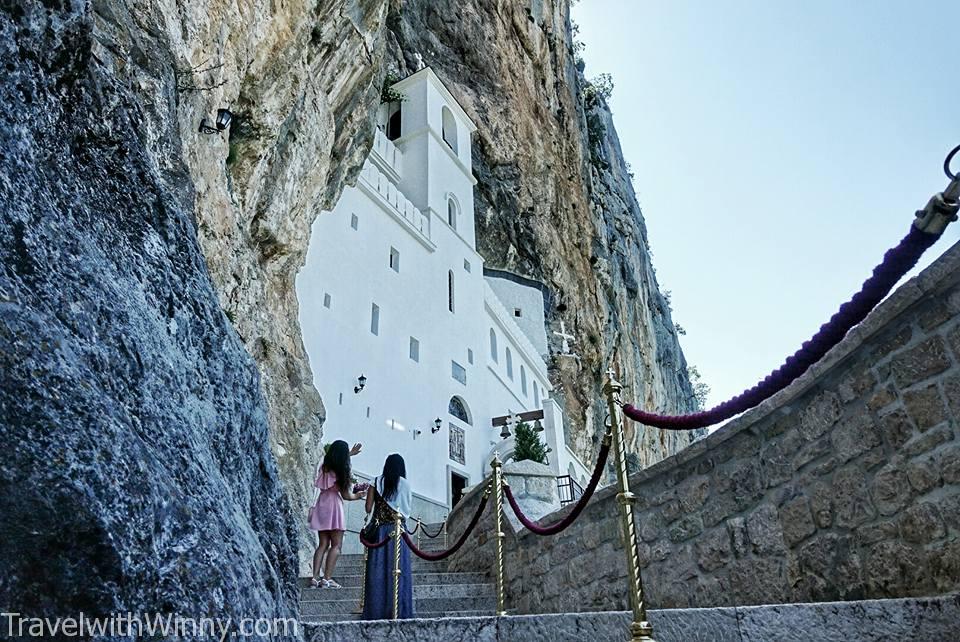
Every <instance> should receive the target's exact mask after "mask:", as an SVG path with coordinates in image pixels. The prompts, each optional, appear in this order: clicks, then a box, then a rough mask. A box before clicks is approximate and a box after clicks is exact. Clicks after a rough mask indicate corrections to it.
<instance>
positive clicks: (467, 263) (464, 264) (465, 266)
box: [463, 259, 470, 272]
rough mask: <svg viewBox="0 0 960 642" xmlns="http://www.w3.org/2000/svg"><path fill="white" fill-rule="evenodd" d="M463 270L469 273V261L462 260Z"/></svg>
mask: <svg viewBox="0 0 960 642" xmlns="http://www.w3.org/2000/svg"><path fill="white" fill-rule="evenodd" d="M463 269H464V270H466V271H467V272H469V271H470V261H468V260H467V259H463Z"/></svg>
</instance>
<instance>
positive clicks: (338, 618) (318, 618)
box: [300, 611, 490, 624]
mask: <svg viewBox="0 0 960 642" xmlns="http://www.w3.org/2000/svg"><path fill="white" fill-rule="evenodd" d="M485 616H487V617H488V616H490V611H448V612H444V613H441V612H432V611H424V612H420V611H417V618H416V619H418V620H438V619H441V618H464V617H485ZM360 619H361V618H360V613H334V614H330V615H309V616H303V617H301V618H300V621H301V622H302V623H303V624H316V623H321V622H353V621H357V620H360Z"/></svg>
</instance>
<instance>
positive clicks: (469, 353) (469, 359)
mask: <svg viewBox="0 0 960 642" xmlns="http://www.w3.org/2000/svg"><path fill="white" fill-rule="evenodd" d="M467 363H469V364H470V365H471V366H472V365H473V350H471V349H470V348H467Z"/></svg>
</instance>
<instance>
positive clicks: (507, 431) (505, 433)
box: [500, 424, 510, 439]
mask: <svg viewBox="0 0 960 642" xmlns="http://www.w3.org/2000/svg"><path fill="white" fill-rule="evenodd" d="M500 436H501V437H503V438H504V439H507V438H508V437H509V436H510V425H509V424H503V428H502V429H501V430H500Z"/></svg>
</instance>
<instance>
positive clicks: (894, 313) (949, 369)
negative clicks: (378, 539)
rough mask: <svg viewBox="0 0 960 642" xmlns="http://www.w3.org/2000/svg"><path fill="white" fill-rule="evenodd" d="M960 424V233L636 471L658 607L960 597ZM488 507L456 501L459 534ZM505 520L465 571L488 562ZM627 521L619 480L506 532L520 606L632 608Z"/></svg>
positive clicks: (643, 552) (650, 588)
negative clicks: (829, 346)
mask: <svg viewBox="0 0 960 642" xmlns="http://www.w3.org/2000/svg"><path fill="white" fill-rule="evenodd" d="M958 420H960V243H958V244H955V245H954V246H953V247H951V248H950V249H949V250H948V251H947V252H946V253H945V254H944V255H943V256H941V257H940V258H939V259H938V260H937V261H936V262H935V263H934V264H933V265H931V266H930V267H928V268H927V269H926V270H925V271H924V272H923V273H922V274H921V275H920V276H918V277H917V278H915V279H913V280H911V281H909V282H908V283H906V284H905V285H903V286H901V287H900V288H899V289H898V290H897V291H896V292H895V293H894V294H893V295H892V296H891V297H890V298H888V299H887V300H886V301H885V302H884V303H883V304H882V305H881V306H880V307H878V309H877V310H875V311H874V313H873V314H872V315H871V316H870V317H869V318H868V319H867V320H866V321H864V323H862V324H861V325H860V326H859V327H858V328H856V329H854V330H853V331H852V332H851V333H850V335H848V336H847V337H846V339H844V341H843V343H841V344H840V345H839V346H837V347H836V348H834V350H833V351H831V353H830V354H829V355H827V357H826V358H825V359H824V360H823V361H822V362H821V363H819V364H817V365H816V366H814V367H813V368H812V369H811V370H810V371H809V372H807V373H806V374H805V375H804V376H803V377H802V378H801V379H800V380H799V381H797V382H795V383H794V384H793V385H792V386H791V387H790V388H788V389H787V390H785V391H783V392H782V393H780V394H779V395H777V396H775V397H774V398H773V399H770V400H768V401H767V402H766V403H764V404H762V405H761V406H759V407H758V408H756V409H754V410H752V411H750V412H748V413H745V414H744V415H743V416H741V417H739V418H738V419H736V420H734V421H731V422H730V423H728V424H727V425H725V426H723V427H722V428H720V429H719V430H717V431H716V432H715V433H713V434H712V435H710V436H709V437H707V438H706V439H703V440H701V441H699V442H697V443H695V444H693V445H692V446H690V447H688V448H687V449H686V450H684V451H682V452H680V453H678V454H677V455H674V456H673V457H670V458H669V459H666V460H663V461H661V462H659V463H658V464H656V465H654V466H652V467H650V468H647V469H645V470H643V471H641V472H640V473H638V474H636V475H634V476H633V477H632V479H631V488H632V490H633V491H634V492H635V493H636V494H637V495H638V497H639V500H638V505H637V508H638V515H637V527H638V532H639V534H640V537H641V543H640V556H641V560H642V564H643V574H644V576H643V579H644V583H645V585H646V590H647V596H648V602H649V604H650V605H651V606H652V607H653V608H674V607H708V606H727V605H749V604H761V603H777V602H807V601H815V602H816V601H828V600H856V599H863V598H884V597H902V596H920V595H928V596H929V595H937V594H944V593H949V592H952V591H957V590H958V589H960V440H958V438H957V437H958ZM647 430H653V429H647ZM475 501H476V497H475V496H470V497H468V498H466V501H465V502H464V505H463V507H462V508H461V507H460V506H458V507H457V508H458V509H457V510H456V511H455V512H454V514H453V515H452V516H451V520H452V523H451V532H453V533H459V532H460V529H461V528H462V526H463V524H462V522H463V521H464V520H466V519H469V516H470V514H472V510H471V505H473V503H474V502H475ZM506 510H508V511H509V510H510V509H509V506H508V507H507V508H506ZM566 510H569V508H565V509H564V510H563V511H560V512H557V513H555V514H554V515H553V516H550V517H548V518H546V519H544V520H543V521H542V523H549V522H551V521H556V519H559V517H561V516H562V515H563V514H565V511H566ZM491 514H492V512H488V514H487V515H486V516H485V517H484V520H483V522H482V523H481V524H480V529H481V533H480V535H479V537H478V538H477V539H475V540H473V545H471V546H468V547H466V549H467V550H466V551H464V552H462V553H460V554H458V556H457V557H456V558H455V560H454V562H453V565H454V566H455V567H456V568H458V569H467V568H470V569H471V570H473V569H481V568H484V569H485V568H490V563H491V562H492V554H491V550H490V544H489V542H490V540H491V539H492V538H489V533H490V532H491V530H492V529H491V528H490V525H491V524H490V519H491ZM617 515H618V513H617V506H616V503H615V498H614V490H613V489H612V488H604V489H601V490H600V491H599V492H598V493H597V496H596V497H595V498H594V499H593V501H592V502H591V505H590V506H589V507H588V508H587V509H586V510H585V511H584V513H583V515H581V516H580V518H579V520H578V521H577V522H576V523H575V524H574V525H573V526H572V527H571V528H569V529H568V530H566V531H565V532H563V533H561V534H560V535H557V536H554V537H548V538H542V537H538V536H535V535H533V534H532V533H529V532H527V531H526V530H524V531H522V532H521V533H519V534H516V533H515V532H510V533H508V537H507V540H506V549H507V551H508V556H507V560H506V570H507V572H506V575H507V581H508V589H509V592H508V607H509V608H512V609H516V610H517V611H518V612H520V613H536V612H564V611H589V610H606V609H622V608H626V606H627V598H626V586H627V580H626V571H625V560H624V554H623V550H622V542H621V537H620V530H619V521H618V517H617ZM507 530H508V531H509V530H510V529H509V528H508V529H507Z"/></svg>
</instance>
